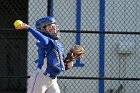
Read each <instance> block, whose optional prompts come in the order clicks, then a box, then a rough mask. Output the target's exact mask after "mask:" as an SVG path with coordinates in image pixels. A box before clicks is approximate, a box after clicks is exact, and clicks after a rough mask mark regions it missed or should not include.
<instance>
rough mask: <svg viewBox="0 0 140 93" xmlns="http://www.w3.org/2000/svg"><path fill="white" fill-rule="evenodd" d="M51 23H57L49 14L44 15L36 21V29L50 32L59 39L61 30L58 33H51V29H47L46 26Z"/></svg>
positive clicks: (46, 32)
mask: <svg viewBox="0 0 140 93" xmlns="http://www.w3.org/2000/svg"><path fill="white" fill-rule="evenodd" d="M49 24H56V21H55V19H54V18H53V17H50V16H47V17H43V18H40V19H38V20H37V21H36V24H35V26H36V30H38V31H40V32H43V33H45V34H49V35H51V36H52V37H53V38H54V39H59V37H60V36H59V34H60V33H59V30H58V31H57V33H54V34H50V33H49V31H47V30H46V29H44V26H47V25H49Z"/></svg>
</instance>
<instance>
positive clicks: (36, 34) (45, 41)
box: [28, 27, 49, 45]
mask: <svg viewBox="0 0 140 93" xmlns="http://www.w3.org/2000/svg"><path fill="white" fill-rule="evenodd" d="M28 30H29V31H30V32H31V33H32V35H33V36H34V37H35V38H36V39H37V40H39V41H40V42H42V43H43V44H44V45H47V44H48V42H49V39H48V37H46V36H45V35H43V34H42V33H40V32H39V31H37V30H35V29H33V28H32V27H29V28H28Z"/></svg>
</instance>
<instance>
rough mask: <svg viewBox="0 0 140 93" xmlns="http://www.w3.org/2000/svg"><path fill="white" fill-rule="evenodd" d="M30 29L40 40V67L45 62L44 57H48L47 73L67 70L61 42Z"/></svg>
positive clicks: (58, 72) (38, 43)
mask: <svg viewBox="0 0 140 93" xmlns="http://www.w3.org/2000/svg"><path fill="white" fill-rule="evenodd" d="M28 30H29V31H30V32H31V33H32V35H33V36H34V37H35V38H36V39H37V40H38V41H37V43H36V45H37V46H38V57H39V59H38V61H37V62H38V66H37V67H38V68H39V69H41V68H42V66H43V64H44V58H45V57H47V68H46V73H49V74H52V75H58V74H60V72H62V71H64V70H65V66H64V62H63V52H64V50H63V47H62V45H61V43H60V42H58V41H57V40H54V39H53V37H51V36H50V35H48V34H42V33H40V32H38V31H37V30H35V29H33V28H31V27H29V28H28Z"/></svg>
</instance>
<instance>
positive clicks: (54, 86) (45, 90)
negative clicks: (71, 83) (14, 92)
mask: <svg viewBox="0 0 140 93" xmlns="http://www.w3.org/2000/svg"><path fill="white" fill-rule="evenodd" d="M43 72H44V71H42V70H37V71H35V72H34V73H33V74H32V75H31V76H30V78H29V79H28V83H27V84H28V87H27V93H60V89H59V86H58V83H57V78H56V79H52V78H50V77H48V76H45V75H44V74H43Z"/></svg>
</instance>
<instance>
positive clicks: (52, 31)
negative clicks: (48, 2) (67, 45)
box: [46, 24, 58, 34]
mask: <svg viewBox="0 0 140 93" xmlns="http://www.w3.org/2000/svg"><path fill="white" fill-rule="evenodd" d="M46 30H47V31H49V33H50V34H56V33H57V30H58V29H57V25H56V24H49V25H47V26H46Z"/></svg>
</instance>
